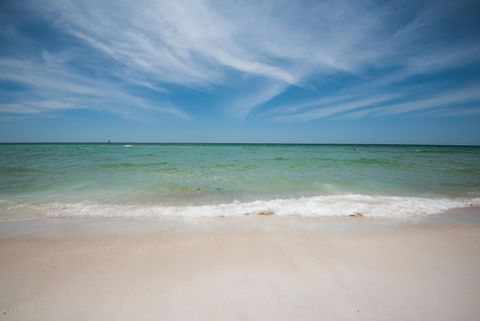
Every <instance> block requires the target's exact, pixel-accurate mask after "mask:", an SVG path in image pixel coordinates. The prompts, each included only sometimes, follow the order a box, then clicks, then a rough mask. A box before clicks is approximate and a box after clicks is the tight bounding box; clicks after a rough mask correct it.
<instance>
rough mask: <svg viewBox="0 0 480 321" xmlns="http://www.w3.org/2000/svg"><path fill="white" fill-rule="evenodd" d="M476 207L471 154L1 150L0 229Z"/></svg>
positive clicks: (263, 147) (429, 149) (279, 147)
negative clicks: (50, 220)
mask: <svg viewBox="0 0 480 321" xmlns="http://www.w3.org/2000/svg"><path fill="white" fill-rule="evenodd" d="M469 206H480V147H467V146H417V145H415V146H414V145H297V144H1V145H0V219H3V220H5V219H21V218H22V219H23V218H29V217H43V216H45V217H50V216H55V217H57V216H61V217H69V216H86V217H91V216H101V217H110V216H111V217H118V216H122V217H123V216H126V217H160V216H161V217H163V216H184V217H202V216H230V215H257V214H271V215H300V216H348V215H362V216H371V217H384V218H390V217H391V218H395V217H411V216H421V215H427V214H433V213H439V212H443V211H445V210H448V209H451V208H455V207H469Z"/></svg>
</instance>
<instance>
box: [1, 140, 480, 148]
mask: <svg viewBox="0 0 480 321" xmlns="http://www.w3.org/2000/svg"><path fill="white" fill-rule="evenodd" d="M62 144H65V145H82V144H92V145H93V144H97V145H125V144H135V145H365V146H372V145H376V146H392V145H394V146H445V147H480V145H476V144H419V143H307V142H305V143H299V142H290V143H289V142H141V141H118V142H112V141H77V142H54V141H43V142H0V145H62Z"/></svg>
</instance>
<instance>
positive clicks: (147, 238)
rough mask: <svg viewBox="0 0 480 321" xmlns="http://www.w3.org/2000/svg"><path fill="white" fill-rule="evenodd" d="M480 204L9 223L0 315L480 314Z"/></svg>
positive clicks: (4, 227) (1, 248) (2, 245)
mask: <svg viewBox="0 0 480 321" xmlns="http://www.w3.org/2000/svg"><path fill="white" fill-rule="evenodd" d="M479 215H480V213H479V211H478V209H470V210H462V211H461V212H460V213H458V212H455V211H453V212H452V213H450V214H447V215H443V216H441V217H442V218H441V219H427V220H426V219H423V220H421V221H419V222H414V223H412V222H411V221H410V222H408V223H407V222H406V221H405V222H402V221H390V220H385V221H383V220H378V219H366V218H304V217H275V216H255V217H238V218H203V219H193V220H180V219H170V220H164V221H162V220H131V221H128V220H72V219H59V220H55V219H43V220H32V221H23V222H21V221H20V222H3V223H1V224H0V225H1V226H0V230H1V231H0V232H1V234H0V235H2V239H1V242H0V255H1V257H2V260H1V264H0V284H1V285H2V290H1V291H0V307H1V308H2V314H0V319H1V320H402V321H405V320H479V317H480V305H479V304H478V302H479V299H480V223H479V221H480V220H479V219H478V217H479ZM457 217H461V218H462V219H457ZM465 217H466V218H468V220H466V219H465Z"/></svg>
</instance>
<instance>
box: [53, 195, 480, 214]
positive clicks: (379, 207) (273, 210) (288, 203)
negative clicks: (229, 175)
mask: <svg viewBox="0 0 480 321" xmlns="http://www.w3.org/2000/svg"><path fill="white" fill-rule="evenodd" d="M471 206H474V207H480V198H452V199H448V198H421V197H398V196H367V195H330V196H315V197H302V198H291V199H274V200H257V201H253V202H238V201H235V202H231V203H225V204H215V205H196V206H142V205H119V204H112V205H108V204H98V203H86V202H79V203H58V202H56V203H50V204H48V205H45V208H44V210H45V213H46V215H47V216H86V217H89V216H99V217H162V216H181V217H216V216H243V215H267V214H268V215H279V216H308V217H317V216H366V217H384V218H390V217H391V218H395V217H411V216H421V215H428V214H435V213H441V212H444V211H446V210H449V209H452V208H461V207H471Z"/></svg>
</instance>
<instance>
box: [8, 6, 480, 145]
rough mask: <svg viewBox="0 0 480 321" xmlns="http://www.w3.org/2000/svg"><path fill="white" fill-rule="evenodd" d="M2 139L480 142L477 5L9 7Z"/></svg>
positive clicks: (479, 25) (479, 18)
mask: <svg viewBox="0 0 480 321" xmlns="http://www.w3.org/2000/svg"><path fill="white" fill-rule="evenodd" d="M0 41H1V43H2V45H1V46H0V141H3V142H7V141H8V142H15V141H21V142H27V141H37V142H38V141H75V142H78V141H105V140H108V139H111V140H112V141H131V142H134V141H144V142H156V141H158V142H295V143H302V142H307V143H419V144H480V4H479V3H478V1H354V0H346V1H293V0H288V1H281V0H275V1H274V0H268V1H229V0H225V1H208V0H203V1H202V0H175V1H173V0H169V1H164V0H156V1H146V0H137V1H123V0H116V1H111V0H103V1H98V0H76V1H69V0H62V1H60V0H58V1H54V0H48V1H45V0H35V1H30V0H25V1H9V0H7V1H5V0H4V1H2V2H1V4H0Z"/></svg>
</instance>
